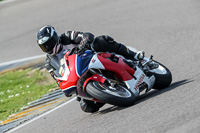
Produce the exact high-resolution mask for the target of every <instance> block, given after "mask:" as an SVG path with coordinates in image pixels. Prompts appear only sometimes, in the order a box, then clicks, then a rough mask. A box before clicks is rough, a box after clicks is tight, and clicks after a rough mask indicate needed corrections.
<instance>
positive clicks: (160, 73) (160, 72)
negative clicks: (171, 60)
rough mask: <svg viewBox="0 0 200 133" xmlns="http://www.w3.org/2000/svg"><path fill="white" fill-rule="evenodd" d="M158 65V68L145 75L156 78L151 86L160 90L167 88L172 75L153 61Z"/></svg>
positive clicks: (164, 67)
mask: <svg viewBox="0 0 200 133" xmlns="http://www.w3.org/2000/svg"><path fill="white" fill-rule="evenodd" d="M154 62H156V63H158V64H159V67H158V68H156V69H153V70H150V71H149V72H147V73H146V75H147V76H152V75H154V76H155V78H156V81H155V84H154V86H153V88H154V89H157V90H161V89H164V88H166V87H168V86H169V85H170V84H171V82H172V74H171V72H170V70H169V69H168V68H167V67H166V66H164V65H162V64H161V63H159V62H157V61H154Z"/></svg>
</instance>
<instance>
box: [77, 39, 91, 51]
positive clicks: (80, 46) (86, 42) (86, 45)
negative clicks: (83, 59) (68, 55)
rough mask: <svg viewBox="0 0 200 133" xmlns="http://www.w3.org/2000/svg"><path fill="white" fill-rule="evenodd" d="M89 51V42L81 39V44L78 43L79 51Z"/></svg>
mask: <svg viewBox="0 0 200 133" xmlns="http://www.w3.org/2000/svg"><path fill="white" fill-rule="evenodd" d="M83 48H85V49H91V46H90V41H89V40H88V39H83V40H82V41H81V42H80V45H79V49H83Z"/></svg>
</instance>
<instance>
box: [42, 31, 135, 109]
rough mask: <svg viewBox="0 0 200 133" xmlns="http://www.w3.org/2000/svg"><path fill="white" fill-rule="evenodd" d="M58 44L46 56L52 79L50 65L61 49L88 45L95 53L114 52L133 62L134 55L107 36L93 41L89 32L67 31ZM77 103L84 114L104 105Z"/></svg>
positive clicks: (52, 68) (46, 65)
mask: <svg viewBox="0 0 200 133" xmlns="http://www.w3.org/2000/svg"><path fill="white" fill-rule="evenodd" d="M92 42H93V43H92ZM59 43H60V44H59V45H57V46H55V47H54V50H53V53H52V54H47V59H46V62H45V67H46V68H47V70H48V71H49V73H50V74H51V75H52V77H54V76H55V73H54V69H55V68H54V67H53V66H52V65H51V64H52V63H51V62H52V61H53V60H52V59H54V58H56V56H57V54H58V53H59V52H60V51H61V50H63V49H66V50H70V49H72V48H74V47H77V46H78V45H84V44H89V45H90V48H91V49H93V50H95V51H97V52H114V53H116V54H120V55H122V56H124V57H126V58H128V59H133V60H134V56H135V54H136V53H134V52H133V51H131V50H129V49H128V48H127V47H126V46H124V45H123V44H121V43H117V42H116V41H114V39H113V38H111V37H109V36H105V35H103V36H98V37H96V38H95V39H94V35H93V34H91V33H89V32H85V33H83V32H79V31H67V32H65V33H63V34H61V36H60V41H59ZM66 96H68V95H66ZM78 101H80V106H81V109H82V110H83V111H84V112H91V113H92V112H96V111H98V110H99V108H100V107H102V106H103V105H104V103H96V102H93V101H88V100H85V99H78Z"/></svg>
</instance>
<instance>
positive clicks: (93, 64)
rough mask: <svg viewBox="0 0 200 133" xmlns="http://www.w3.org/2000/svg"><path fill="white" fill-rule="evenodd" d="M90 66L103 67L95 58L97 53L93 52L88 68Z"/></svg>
mask: <svg viewBox="0 0 200 133" xmlns="http://www.w3.org/2000/svg"><path fill="white" fill-rule="evenodd" d="M90 68H96V69H105V67H104V66H103V64H102V63H101V62H100V60H99V59H98V58H97V54H95V55H94V56H93V57H92V59H91V61H90V64H89V69H90Z"/></svg>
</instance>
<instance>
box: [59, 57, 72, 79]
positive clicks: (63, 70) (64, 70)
mask: <svg viewBox="0 0 200 133" xmlns="http://www.w3.org/2000/svg"><path fill="white" fill-rule="evenodd" d="M64 59H65V58H63V59H61V60H60V64H61V67H60V69H59V74H60V75H63V76H62V77H57V79H58V80H64V81H67V79H68V77H69V74H70V71H69V68H68V66H67V64H66V62H65V60H66V59H65V60H64ZM63 64H64V66H65V67H64V68H63V67H62V65H63Z"/></svg>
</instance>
